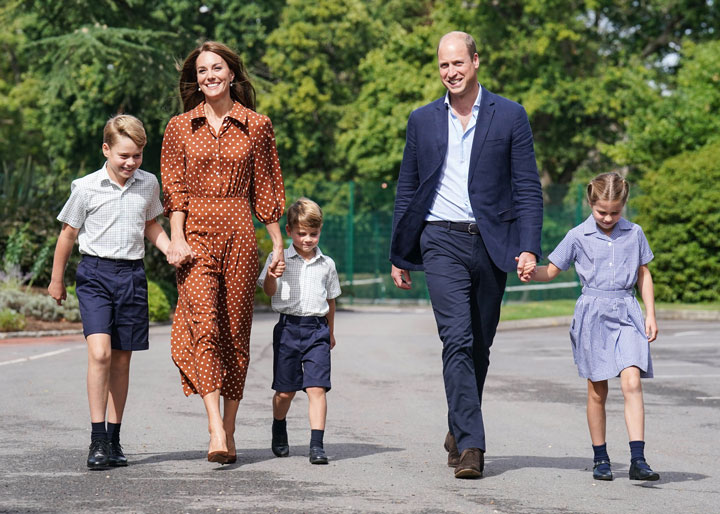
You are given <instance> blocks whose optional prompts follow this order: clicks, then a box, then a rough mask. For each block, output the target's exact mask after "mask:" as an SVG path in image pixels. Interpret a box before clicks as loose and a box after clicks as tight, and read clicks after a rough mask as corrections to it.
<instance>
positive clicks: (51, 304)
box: [0, 289, 80, 321]
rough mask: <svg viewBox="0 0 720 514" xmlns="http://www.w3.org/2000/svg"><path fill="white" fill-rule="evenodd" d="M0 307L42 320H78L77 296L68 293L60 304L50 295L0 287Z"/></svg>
mask: <svg viewBox="0 0 720 514" xmlns="http://www.w3.org/2000/svg"><path fill="white" fill-rule="evenodd" d="M0 309H12V310H14V311H17V312H19V313H20V314H22V315H23V316H25V317H28V318H36V319H40V320H44V321H57V320H60V319H65V320H67V321H79V320H80V309H79V305H78V301H77V298H75V297H74V296H72V295H68V297H67V300H65V302H63V304H62V305H58V304H57V302H56V301H55V300H53V299H52V298H51V297H50V296H46V295H40V294H32V293H28V292H25V291H22V290H19V289H0Z"/></svg>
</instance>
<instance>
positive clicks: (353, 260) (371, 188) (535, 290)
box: [280, 182, 590, 303]
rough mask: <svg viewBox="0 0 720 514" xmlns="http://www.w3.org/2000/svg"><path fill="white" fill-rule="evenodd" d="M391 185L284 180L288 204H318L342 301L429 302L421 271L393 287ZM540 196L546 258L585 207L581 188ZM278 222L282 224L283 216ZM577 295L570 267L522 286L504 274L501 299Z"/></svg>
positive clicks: (323, 237)
mask: <svg viewBox="0 0 720 514" xmlns="http://www.w3.org/2000/svg"><path fill="white" fill-rule="evenodd" d="M395 186H396V184H395V183H393V182H382V183H377V182H372V183H356V182H344V183H336V184H332V183H327V182H324V183H317V184H308V183H304V184H299V183H292V182H290V183H287V184H286V197H287V205H290V204H291V203H292V202H294V201H295V200H297V198H299V197H300V196H306V197H308V198H311V199H312V200H315V201H316V202H318V203H319V204H320V206H321V207H322V208H323V213H324V225H323V230H322V235H321V238H320V247H321V248H322V251H323V252H324V253H326V254H327V255H330V256H331V257H332V258H333V259H334V260H335V263H336V265H337V269H338V273H339V274H340V280H341V283H342V288H343V296H342V302H344V303H394V302H398V303H400V302H402V303H412V302H415V303H427V302H428V301H429V296H428V292H427V286H426V283H425V275H424V273H422V272H414V273H412V280H413V286H412V289H411V290H410V291H405V290H400V289H397V288H396V287H395V285H394V284H393V282H392V280H391V278H390V262H389V261H388V255H389V253H390V233H391V230H392V210H393V202H394V198H395ZM543 196H544V221H543V234H542V249H543V254H544V255H545V256H547V255H548V254H549V253H550V252H551V251H552V250H553V248H555V246H556V245H557V244H558V243H559V242H560V240H561V239H562V238H563V237H564V236H565V234H566V233H567V231H568V230H570V229H571V228H572V227H574V226H576V225H578V224H579V223H581V222H582V221H583V220H584V219H585V218H586V217H587V216H588V215H589V212H590V211H589V208H588V207H587V205H586V203H585V200H584V187H583V186H572V187H571V186H563V185H553V186H549V187H546V188H544V190H543ZM280 223H281V225H282V226H283V227H284V226H285V219H284V218H283V219H282V220H281V222H280ZM288 244H289V241H288ZM578 294H579V282H578V281H577V276H576V275H575V271H574V270H573V269H570V270H568V271H566V272H564V273H562V274H561V275H560V276H559V277H558V278H556V279H555V280H554V281H553V282H551V283H549V284H541V283H532V284H523V283H522V282H520V281H519V280H518V278H517V276H515V275H514V274H508V282H507V291H506V293H505V301H511V302H515V301H536V300H546V299H561V298H576V297H577V296H578Z"/></svg>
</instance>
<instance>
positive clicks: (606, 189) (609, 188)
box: [587, 171, 630, 205]
mask: <svg viewBox="0 0 720 514" xmlns="http://www.w3.org/2000/svg"><path fill="white" fill-rule="evenodd" d="M629 193H630V184H628V181H627V180H625V179H624V178H623V177H622V176H621V175H620V174H619V173H616V172H614V171H613V172H610V173H602V174H600V175H598V176H597V177H595V178H594V179H592V180H591V181H590V183H589V184H588V185H587V200H588V203H589V204H590V205H594V204H595V202H597V201H598V200H603V201H606V202H616V201H618V200H620V201H621V202H622V203H623V205H625V202H627V199H628V194H629Z"/></svg>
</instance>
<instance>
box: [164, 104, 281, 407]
mask: <svg viewBox="0 0 720 514" xmlns="http://www.w3.org/2000/svg"><path fill="white" fill-rule="evenodd" d="M204 106H205V104H204V103H201V104H200V105H198V106H197V107H195V108H194V109H193V110H191V111H188V112H186V113H184V114H180V115H178V116H175V117H174V118H172V119H171V120H170V122H169V123H168V125H167V128H166V129H165V136H164V138H163V144H162V156H161V172H162V183H163V192H164V198H165V215H169V214H170V212H171V211H184V212H186V218H185V238H186V239H187V242H188V244H189V245H190V247H191V248H192V250H193V252H194V253H195V260H194V261H193V262H192V263H188V264H186V265H185V266H183V267H182V268H180V269H179V270H178V272H177V285H178V294H179V298H178V305H177V309H176V311H175V319H174V320H173V325H172V331H171V336H170V342H171V348H172V358H173V361H174V362H175V365H176V366H177V367H178V368H179V369H180V375H181V379H182V385H183V390H184V392H185V395H186V396H189V395H191V394H193V393H199V394H200V395H201V396H205V395H206V394H208V393H211V392H213V391H215V390H216V389H219V390H220V394H221V395H222V396H224V397H225V398H228V399H231V400H240V399H242V395H243V388H244V386H245V377H246V375H247V368H248V363H249V361H250V351H249V350H250V348H249V346H250V326H251V325H252V315H253V300H254V296H255V282H256V280H257V277H258V253H257V244H256V242H255V229H254V227H253V222H252V216H251V213H255V216H256V217H257V219H258V220H260V221H261V222H262V223H266V224H267V223H273V222H276V221H278V219H279V218H280V216H282V213H283V209H284V207H285V191H284V188H283V179H282V174H281V171H280V162H279V160H278V155H277V149H276V147H275V134H274V132H273V128H272V124H271V122H270V119H269V118H268V117H267V116H263V115H261V114H257V113H256V112H254V111H252V110H250V109H248V108H246V107H244V106H243V105H242V104H240V103H238V102H235V103H234V105H233V108H232V111H231V112H230V114H229V115H228V116H226V117H225V119H224V120H223V123H222V127H221V128H220V132H219V133H218V134H216V133H215V132H214V130H213V128H212V127H211V126H210V124H209V123H208V121H207V119H206V118H205V110H204Z"/></svg>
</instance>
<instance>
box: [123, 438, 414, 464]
mask: <svg viewBox="0 0 720 514" xmlns="http://www.w3.org/2000/svg"><path fill="white" fill-rule="evenodd" d="M404 450H405V448H393V447H389V446H382V445H378V444H362V443H345V444H326V445H325V452H326V453H327V454H328V457H329V458H330V460H331V461H338V460H346V459H357V458H360V457H366V456H368V455H375V454H378V453H386V452H401V451H404ZM237 452H238V454H237V462H235V463H234V464H227V465H224V466H219V467H218V468H217V469H234V468H237V467H239V466H243V465H247V464H255V463H256V462H263V461H266V460H274V459H277V457H275V456H274V455H273V454H272V452H271V451H270V448H269V447H268V448H253V449H245V450H243V449H242V448H238V450H237ZM307 454H308V447H307V446H305V445H300V446H292V447H291V448H290V456H291V457H298V456H301V457H307ZM143 456H144V457H143ZM206 458H207V454H206V453H205V452H203V451H194V450H193V451H180V452H166V453H152V454H149V453H140V454H138V453H136V454H133V455H132V460H131V462H130V464H131V465H133V466H137V465H141V464H154V463H158V462H168V461H184V460H205V459H206Z"/></svg>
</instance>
